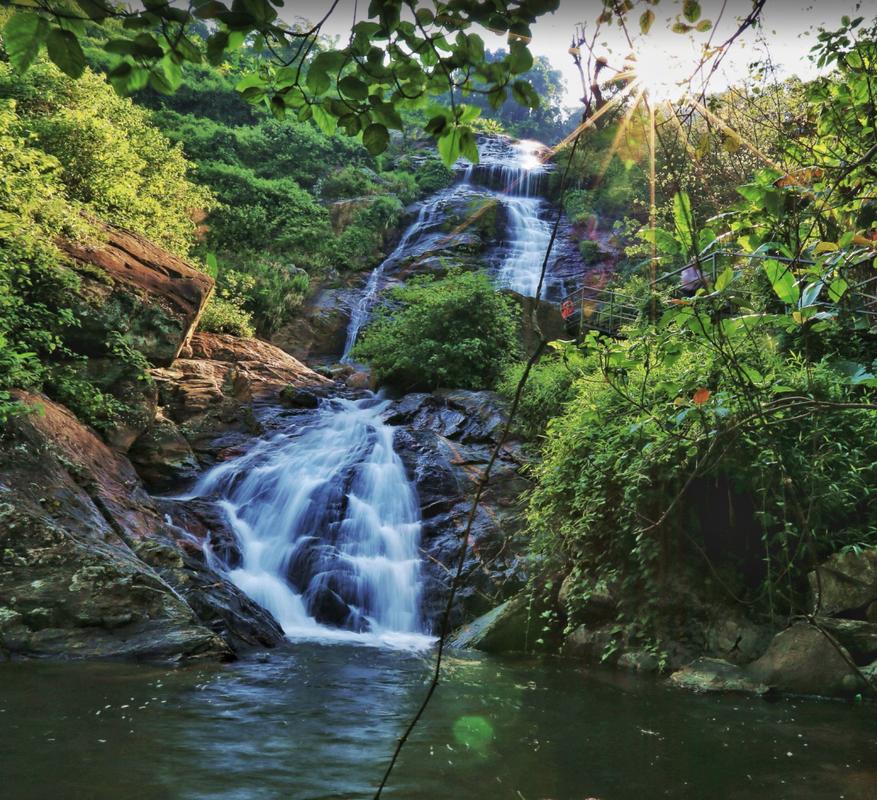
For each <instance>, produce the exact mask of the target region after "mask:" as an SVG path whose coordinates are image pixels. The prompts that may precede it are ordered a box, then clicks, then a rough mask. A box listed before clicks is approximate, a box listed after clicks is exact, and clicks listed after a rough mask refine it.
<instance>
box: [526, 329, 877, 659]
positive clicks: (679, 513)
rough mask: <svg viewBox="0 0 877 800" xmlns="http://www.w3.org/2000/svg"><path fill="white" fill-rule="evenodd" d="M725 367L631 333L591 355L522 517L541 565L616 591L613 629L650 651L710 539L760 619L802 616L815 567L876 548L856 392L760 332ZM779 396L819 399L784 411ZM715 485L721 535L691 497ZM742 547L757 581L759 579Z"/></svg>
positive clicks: (870, 471) (691, 343) (870, 434)
mask: <svg viewBox="0 0 877 800" xmlns="http://www.w3.org/2000/svg"><path fill="white" fill-rule="evenodd" d="M734 359H735V367H734V369H733V370H729V369H727V368H726V365H725V363H724V360H723V358H722V357H720V355H717V351H716V350H715V349H714V348H713V347H712V345H710V344H709V342H708V341H707V340H706V339H705V338H701V337H698V336H697V335H695V334H693V333H692V334H686V333H685V332H683V331H679V330H675V329H674V330H673V331H672V332H671V331H665V332H662V331H660V330H655V329H651V330H650V329H638V330H635V329H631V330H630V331H629V338H628V339H626V340H623V341H622V342H620V343H618V344H616V345H614V346H612V347H611V348H608V349H604V348H603V347H602V346H599V347H595V348H594V349H593V350H591V351H590V354H589V355H588V356H586V357H585V360H584V362H583V364H582V367H581V369H580V370H579V374H580V376H581V377H580V378H579V379H577V380H576V381H575V382H574V384H573V386H572V389H571V392H572V395H573V397H572V399H571V400H569V401H568V402H567V403H566V405H565V406H564V409H563V411H562V413H561V414H560V415H559V416H557V417H556V418H555V419H553V420H552V421H551V422H550V423H549V424H548V435H547V442H546V445H545V447H544V450H543V461H542V462H541V463H540V464H539V465H538V466H537V467H536V470H535V478H536V487H535V489H534V491H533V494H532V497H531V500H530V505H529V511H528V520H529V525H530V530H531V533H532V537H533V538H532V546H533V553H534V555H535V557H536V558H537V559H539V560H540V561H542V562H543V566H545V567H546V568H549V567H548V566H547V565H551V567H550V568H552V569H556V568H566V569H569V568H570V567H572V568H573V569H574V570H575V574H576V576H577V581H578V583H579V584H580V587H581V588H582V591H583V592H586V591H587V587H588V586H593V585H595V584H596V583H598V582H604V583H608V584H610V585H614V586H615V587H616V588H617V590H618V592H617V594H618V597H619V598H621V604H622V608H621V612H622V618H621V621H622V622H623V623H624V624H626V625H627V626H629V630H630V632H632V633H634V634H635V635H638V636H640V637H642V638H643V639H644V640H647V641H651V642H652V643H655V642H656V641H658V640H660V639H661V637H662V631H664V632H666V631H668V630H669V631H670V634H671V635H672V625H673V621H672V619H670V618H667V617H664V616H663V610H664V609H665V608H667V607H669V609H670V611H671V612H672V609H673V607H674V601H673V600H670V599H669V598H670V593H671V592H672V590H673V587H674V586H679V587H684V586H685V585H686V584H685V576H686V574H688V575H694V576H700V575H702V573H703V571H704V569H705V568H706V565H705V564H704V561H703V557H704V553H705V552H706V551H707V550H708V549H709V547H710V545H709V544H708V543H707V540H708V538H709V537H710V536H711V535H712V536H713V538H712V545H711V546H712V548H713V551H712V552H711V556H710V557H711V566H712V568H713V569H714V570H715V572H716V574H717V575H719V576H720V578H719V580H720V581H721V584H720V585H721V586H723V587H726V588H727V589H728V590H729V591H730V593H731V595H732V596H735V597H742V598H744V599H745V600H746V602H747V604H748V606H749V608H750V610H751V611H756V612H762V613H764V614H765V615H768V614H774V613H779V614H789V613H796V612H797V611H799V610H800V609H802V608H804V607H805V603H806V598H805V592H806V579H805V576H806V573H807V572H808V571H809V570H810V569H811V568H812V564H813V563H814V560H816V561H818V560H819V559H821V558H823V557H825V556H826V555H827V554H829V553H831V552H834V551H836V550H838V549H841V548H844V547H848V546H856V545H859V544H874V543H877V500H875V497H874V494H873V491H872V488H870V487H873V486H874V485H877V415H875V414H874V413H873V411H871V410H868V409H865V408H862V409H856V408H843V404H844V403H849V402H851V401H853V400H855V397H856V393H857V392H858V393H859V394H861V390H860V389H856V388H854V387H851V386H850V384H849V382H848V381H847V380H845V379H844V378H843V376H842V375H841V374H840V373H839V372H838V371H836V370H835V369H834V368H833V367H832V366H831V364H830V363H829V362H827V361H826V362H821V363H817V364H812V363H808V362H806V361H805V360H804V359H802V358H799V357H798V356H795V355H794V354H783V353H780V352H777V350H776V345H775V342H773V341H772V340H771V338H770V337H768V336H765V335H761V334H758V335H752V337H751V341H748V342H738V343H737V344H736V346H735V352H734ZM740 376H743V379H741V378H740ZM752 381H757V383H758V386H759V387H762V388H755V387H753V384H752ZM536 391H537V393H538V391H539V389H538V378H537V390H536ZM759 395H763V398H761V397H760V396H759ZM781 398H782V399H783V400H782V402H791V403H793V404H794V403H795V402H798V401H799V400H800V399H801V398H804V399H805V400H806V398H813V399H814V400H815V401H817V402H824V403H825V404H826V405H825V407H823V408H819V409H818V410H817V409H815V408H811V409H810V410H809V411H808V412H807V413H800V412H797V413H796V412H794V411H791V410H790V411H788V412H786V411H783V406H782V405H777V403H778V402H779V401H780V399H781ZM785 398H788V400H786V399H785ZM529 402H531V403H532V401H529ZM805 405H806V403H805ZM753 407H755V408H761V409H762V410H761V411H758V412H754V411H753ZM790 408H794V405H793V406H790ZM693 475H695V476H696V482H695V483H692V479H693V478H692V476H693ZM711 487H712V488H711ZM716 487H719V488H718V489H716ZM710 491H712V492H718V499H722V498H724V499H723V500H722V502H725V503H727V510H726V511H724V512H723V513H724V514H725V515H726V516H727V517H728V519H727V522H725V523H723V524H726V525H727V526H728V533H727V534H725V536H724V538H719V539H718V540H717V539H716V538H715V532H714V530H713V529H714V527H715V525H716V524H717V522H716V520H715V519H714V517H713V516H709V515H707V516H706V517H705V516H704V514H705V513H706V512H704V511H703V510H702V509H701V507H700V506H698V503H697V502H696V501H697V498H698V495H700V496H701V497H712V495H710V494H709V492H710ZM732 497H733V498H734V499H733V500H731V498H732ZM716 503H718V500H716ZM699 509H700V510H699ZM804 526H806V530H805V527H804ZM741 548H749V550H748V552H749V556H748V558H749V559H750V560H751V562H752V563H754V564H755V568H756V569H757V570H758V571H760V574H758V577H757V580H756V581H755V582H754V583H753V582H748V583H747V582H746V581H745V580H744V570H743V569H742V568H741V566H740V564H739V563H738V561H739V559H740V558H742V556H741V555H740V551H741ZM695 580H699V578H697V577H695ZM701 582H702V581H701ZM716 591H717V592H718V593H719V594H722V593H723V589H721V588H718V587H717V588H716ZM573 596H575V593H573ZM726 599H727V596H726ZM677 607H678V606H677ZM568 612H569V613H570V615H571V618H575V614H576V607H575V600H573V601H572V606H571V607H570V608H569V609H568ZM667 626H670V628H669V629H668V627H667Z"/></svg>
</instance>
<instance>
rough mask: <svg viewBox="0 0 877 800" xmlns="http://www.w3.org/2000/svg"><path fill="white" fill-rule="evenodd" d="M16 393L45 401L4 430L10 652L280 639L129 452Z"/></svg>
mask: <svg viewBox="0 0 877 800" xmlns="http://www.w3.org/2000/svg"><path fill="white" fill-rule="evenodd" d="M15 396H16V399H18V400H20V401H21V402H23V403H25V404H26V405H28V406H31V407H33V408H34V411H33V412H32V413H30V414H28V415H26V416H23V417H18V418H15V419H14V420H13V421H12V422H11V423H10V424H9V425H8V426H7V429H6V430H5V432H4V436H3V439H2V441H0V598H2V599H0V652H2V653H4V654H6V655H7V656H8V655H14V656H46V655H51V656H68V657H88V658H107V657H137V658H148V659H161V660H175V661H185V660H190V659H193V658H227V657H230V656H231V655H232V654H233V652H234V651H235V649H238V648H240V647H242V646H246V645H270V644H273V643H275V642H277V641H279V639H280V638H281V636H282V633H281V631H280V629H279V627H278V626H277V624H276V622H274V620H273V619H272V618H271V617H270V616H269V615H268V614H267V613H266V612H264V611H263V610H262V609H260V608H258V607H257V606H255V605H254V604H253V603H252V602H251V601H250V600H249V599H248V598H246V597H245V596H244V595H243V594H242V593H241V592H239V591H238V590H237V589H236V588H235V587H234V586H233V585H231V584H230V583H228V582H227V581H226V580H225V579H224V578H222V577H221V576H220V575H219V574H217V573H215V572H213V571H212V570H211V569H210V567H209V564H208V559H207V556H206V555H205V553H204V550H203V548H202V545H201V541H200V540H199V539H198V538H197V537H196V536H194V535H192V534H190V533H189V532H187V531H185V530H183V529H182V528H180V527H178V526H176V525H174V524H172V523H169V522H168V521H166V519H165V517H164V516H163V514H162V513H161V512H160V511H159V509H158V507H157V506H156V505H155V503H154V502H153V501H152V499H151V498H150V497H149V496H148V495H147V494H146V493H145V492H144V491H143V489H142V487H141V485H140V482H139V480H138V477H137V475H136V473H135V472H134V469H133V468H132V466H131V464H130V462H128V460H127V459H126V458H125V457H124V456H122V455H120V454H119V453H117V452H114V451H113V450H111V449H110V448H109V447H107V446H106V445H105V444H104V443H103V442H101V441H100V439H98V437H97V436H96V435H95V434H94V432H93V431H91V430H90V429H88V428H86V427H85V426H83V425H82V424H81V423H79V422H78V421H77V420H76V418H75V417H74V416H73V415H72V414H71V413H70V412H69V411H67V410H66V409H64V408H63V407H61V406H58V405H55V404H54V403H52V402H51V401H49V400H47V399H46V398H44V397H41V396H37V395H30V394H26V393H23V392H17V393H15Z"/></svg>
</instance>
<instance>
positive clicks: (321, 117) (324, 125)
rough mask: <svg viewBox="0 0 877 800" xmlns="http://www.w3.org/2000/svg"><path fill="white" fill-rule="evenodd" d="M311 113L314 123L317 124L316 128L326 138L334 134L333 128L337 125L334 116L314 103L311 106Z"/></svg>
mask: <svg viewBox="0 0 877 800" xmlns="http://www.w3.org/2000/svg"><path fill="white" fill-rule="evenodd" d="M311 111H312V113H313V116H314V122H316V123H317V127H318V128H319V129H320V130H321V131H322V132H323V133H324V134H326V136H331V135H332V134H333V133H335V128H336V127H337V125H338V121H337V120H336V118H335V117H334V116H332V115H331V114H330V113H329V112H328V111H326V109H325V108H323V107H322V106H321V105H318V104H317V103H314V104H313V105H312V106H311Z"/></svg>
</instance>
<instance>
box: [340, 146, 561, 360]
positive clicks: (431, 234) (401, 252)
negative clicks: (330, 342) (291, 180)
mask: <svg viewBox="0 0 877 800" xmlns="http://www.w3.org/2000/svg"><path fill="white" fill-rule="evenodd" d="M544 151H545V147H544V145H542V144H540V143H539V142H534V141H528V140H522V141H518V142H513V141H512V140H510V139H507V138H505V137H499V136H489V137H485V138H483V139H482V140H481V141H480V142H479V145H478V152H479V163H478V164H477V165H473V164H468V163H464V162H460V164H459V165H458V171H457V174H458V176H459V177H458V181H457V183H456V184H455V185H454V186H451V187H450V188H448V189H444V190H442V191H440V192H437V193H436V194H435V195H433V196H432V197H431V198H429V199H428V200H426V201H425V202H424V203H423V205H421V207H420V210H419V212H418V214H417V218H416V219H415V221H414V222H413V223H412V224H411V225H409V226H408V228H407V229H406V230H405V233H404V234H403V235H402V238H401V239H400V240H399V244H397V245H396V247H395V248H394V249H393V251H392V252H391V253H390V255H389V256H387V258H386V259H384V261H383V262H382V263H381V264H380V265H379V266H378V267H376V268H375V269H374V270H373V271H372V273H371V275H370V276H369V278H368V280H367V281H366V284H365V286H364V287H363V288H362V290H361V292H360V293H359V295H358V296H357V298H356V300H355V301H354V302H353V303H352V305H351V310H350V322H349V324H348V327H347V338H346V342H345V345H344V352H343V354H342V356H341V361H342V362H343V363H347V362H349V361H350V353H351V350H352V349H353V346H354V344H356V340H357V337H358V336H359V333H360V331H361V330H362V328H363V326H364V325H365V324H366V323H367V322H368V318H369V315H370V312H371V309H372V307H373V306H374V304H375V302H376V300H377V297H378V294H379V293H380V291H381V289H382V288H383V285H384V283H385V282H386V278H387V277H388V276H389V275H391V274H392V272H393V269H394V268H396V267H398V266H399V265H401V264H402V263H404V262H406V261H411V260H414V259H416V258H417V257H418V255H420V254H421V253H423V252H425V251H426V250H428V249H429V247H431V246H433V245H436V244H437V243H438V244H441V243H442V241H445V242H446V241H447V240H448V235H449V234H448V232H447V231H443V230H441V229H440V225H438V224H437V223H440V222H441V220H442V215H443V212H444V211H445V210H446V209H447V207H448V206H449V205H452V204H453V203H454V202H457V201H460V200H461V199H462V200H465V199H467V198H469V197H472V198H475V197H478V196H482V197H483V196H485V195H486V196H491V197H495V198H496V199H497V200H499V201H500V203H501V204H502V205H503V207H504V209H505V212H506V217H507V225H506V231H505V236H504V244H503V247H502V248H501V252H499V253H485V254H484V266H485V267H487V268H489V269H490V270H491V271H492V272H493V273H494V274H495V275H496V279H497V283H498V284H499V285H500V286H502V287H506V288H509V289H512V290H514V291H516V292H518V293H520V294H523V295H528V296H531V297H532V296H535V294H536V290H537V288H538V285H539V275H540V272H541V270H542V261H543V259H544V257H545V251H546V250H547V249H548V241H549V239H550V238H551V227H552V225H551V222H550V221H549V220H548V219H547V217H548V214H547V210H548V204H547V202H546V201H545V200H544V198H543V197H542V194H543V193H544V191H545V188H546V182H547V177H548V175H549V173H550V169H551V167H550V165H546V164H545V163H544V161H543V158H542V155H543V153H544ZM463 228H464V229H465V226H463ZM553 261H554V259H552V262H551V263H549V269H548V276H549V280H548V281H547V282H546V283H547V285H546V286H545V287H544V288H545V289H546V290H547V289H550V288H551V286H552V283H551V279H550V273H551V266H552V263H553Z"/></svg>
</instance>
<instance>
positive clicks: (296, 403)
mask: <svg viewBox="0 0 877 800" xmlns="http://www.w3.org/2000/svg"><path fill="white" fill-rule="evenodd" d="M326 394H327V393H325V392H320V391H315V390H314V389H310V388H303V387H301V386H287V387H286V388H285V389H283V390H282V391H281V392H280V400H281V402H282V403H283V404H284V405H287V406H292V407H293V408H316V407H317V406H318V405H320V401H321V400H322V399H323V398H324V397H325V396H326Z"/></svg>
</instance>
